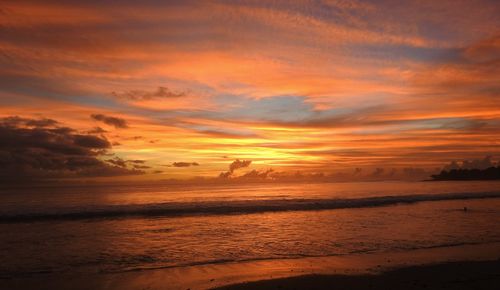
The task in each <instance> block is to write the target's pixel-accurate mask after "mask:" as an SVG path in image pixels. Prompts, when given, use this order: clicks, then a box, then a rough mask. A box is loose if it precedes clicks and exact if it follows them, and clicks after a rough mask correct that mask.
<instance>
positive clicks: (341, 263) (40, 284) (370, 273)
mask: <svg viewBox="0 0 500 290" xmlns="http://www.w3.org/2000/svg"><path fill="white" fill-rule="evenodd" d="M499 258H500V243H493V244H482V245H463V246H452V247H441V248H431V249H419V250H412V251H405V252H392V253H389V252H386V253H376V254H356V255H348V256H337V257H313V258H303V259H282V260H261V261H249V262H239V263H220V264H211V265H196V266H189V267H174V268H163V269H150V270H141V271H128V272H121V273H101V274H90V273H85V274H84V273H66V274H47V273H38V274H36V275H30V276H27V277H17V278H5V277H3V279H0V289H12V290H15V289H19V290H24V289H43V290H45V289H47V290H48V289H77V290H79V289H82V290H83V289H124V290H133V289H150V290H161V289H162V290H163V289H167V290H168V289H174V290H177V289H178V290H181V289H184V290H186V289H192V290H194V289H332V287H340V288H343V289H497V288H495V286H497V285H498V282H499V279H500V277H499V273H500V271H499V270H500V261H499Z"/></svg>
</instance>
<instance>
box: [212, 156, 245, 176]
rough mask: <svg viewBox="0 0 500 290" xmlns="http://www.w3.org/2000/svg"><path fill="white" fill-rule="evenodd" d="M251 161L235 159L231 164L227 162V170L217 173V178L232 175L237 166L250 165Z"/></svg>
mask: <svg viewBox="0 0 500 290" xmlns="http://www.w3.org/2000/svg"><path fill="white" fill-rule="evenodd" d="M251 163H252V160H239V159H236V160H234V161H233V162H231V164H229V171H227V172H221V173H220V174H219V178H229V177H231V175H233V173H234V171H235V170H237V169H239V168H244V167H248V166H250V164H251Z"/></svg>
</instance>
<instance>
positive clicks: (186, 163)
mask: <svg viewBox="0 0 500 290" xmlns="http://www.w3.org/2000/svg"><path fill="white" fill-rule="evenodd" d="M199 165H200V164H199V163H198V162H174V163H172V166H173V167H190V166H199Z"/></svg>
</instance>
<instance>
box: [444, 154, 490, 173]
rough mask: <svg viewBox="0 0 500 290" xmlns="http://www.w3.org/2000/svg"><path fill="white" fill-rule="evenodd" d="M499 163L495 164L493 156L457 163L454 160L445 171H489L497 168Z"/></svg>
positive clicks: (445, 167)
mask: <svg viewBox="0 0 500 290" xmlns="http://www.w3.org/2000/svg"><path fill="white" fill-rule="evenodd" d="M497 165H498V163H495V162H493V157H492V156H485V157H484V158H482V159H472V160H463V161H462V162H457V161H455V160H453V161H452V162H450V164H448V165H446V166H444V167H443V170H446V171H450V170H453V169H481V170H482V169H487V168H490V167H494V166H497Z"/></svg>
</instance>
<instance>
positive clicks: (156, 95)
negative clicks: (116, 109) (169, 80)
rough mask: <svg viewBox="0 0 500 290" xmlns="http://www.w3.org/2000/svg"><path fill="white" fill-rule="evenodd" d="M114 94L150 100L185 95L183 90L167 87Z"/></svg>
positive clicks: (133, 98)
mask: <svg viewBox="0 0 500 290" xmlns="http://www.w3.org/2000/svg"><path fill="white" fill-rule="evenodd" d="M112 94H113V96H115V97H118V98H121V99H128V100H131V101H148V100H153V99H168V98H180V97H184V96H185V93H183V92H173V91H171V90H170V89H169V88H167V87H158V88H157V89H156V90H155V91H152V92H148V91H144V90H131V91H125V92H113V93H112Z"/></svg>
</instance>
